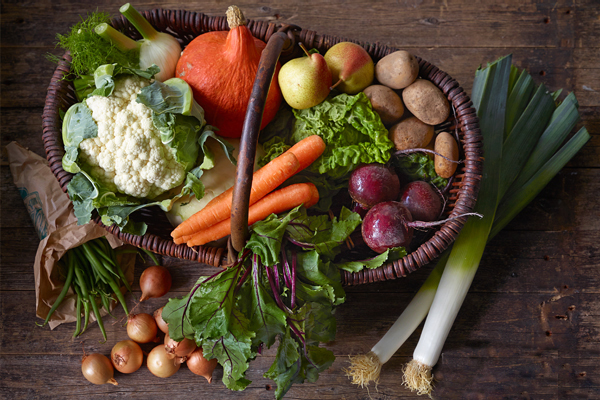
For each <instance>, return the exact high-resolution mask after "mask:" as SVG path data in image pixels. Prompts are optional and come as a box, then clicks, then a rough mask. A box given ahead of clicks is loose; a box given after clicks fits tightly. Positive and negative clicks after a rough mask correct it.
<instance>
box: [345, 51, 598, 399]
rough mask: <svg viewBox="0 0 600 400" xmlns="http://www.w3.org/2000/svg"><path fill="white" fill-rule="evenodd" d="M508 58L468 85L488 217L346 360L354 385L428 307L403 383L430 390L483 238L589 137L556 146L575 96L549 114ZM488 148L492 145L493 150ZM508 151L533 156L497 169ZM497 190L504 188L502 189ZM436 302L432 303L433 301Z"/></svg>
mask: <svg viewBox="0 0 600 400" xmlns="http://www.w3.org/2000/svg"><path fill="white" fill-rule="evenodd" d="M510 61H511V58H510V56H509V57H506V58H503V59H500V60H498V61H497V62H496V63H494V64H491V65H489V66H488V67H487V68H486V69H485V70H479V71H477V74H476V79H475V82H474V85H473V101H474V104H475V107H476V108H477V110H478V113H479V117H480V122H481V127H482V131H483V132H484V146H485V147H484V150H485V154H486V156H487V157H486V166H485V168H484V180H483V181H482V188H481V191H480V195H479V201H478V204H477V207H476V209H477V210H479V211H480V212H484V213H485V214H484V215H485V216H486V217H485V218H484V219H481V220H469V221H468V222H467V223H466V224H465V228H463V231H462V232H461V233H460V235H459V238H458V239H457V241H456V243H455V245H454V247H453V249H452V252H449V251H446V252H445V253H444V254H443V255H442V257H441V258H440V259H439V261H438V263H437V265H436V267H435V268H434V269H433V271H432V272H431V274H430V276H429V277H428V279H427V280H426V281H425V283H424V284H423V286H422V287H421V288H420V289H419V291H418V292H417V294H416V295H415V297H414V298H413V299H412V301H411V302H410V303H409V305H408V306H407V308H406V309H405V310H404V312H403V313H402V314H401V315H400V317H399V318H398V319H397V321H396V322H395V323H394V324H393V325H392V327H391V328H390V330H389V331H388V332H387V333H386V334H385V336H384V337H383V338H382V339H381V340H380V341H379V342H378V343H377V344H376V345H375V346H373V348H372V349H371V351H370V352H369V353H367V354H366V355H359V356H355V357H351V358H350V362H351V366H350V367H349V368H348V370H346V373H347V374H348V375H349V376H350V377H351V378H352V383H354V384H358V385H361V386H365V385H368V384H369V383H370V382H371V381H374V382H376V383H377V382H378V380H379V374H380V371H381V367H382V365H383V364H384V363H385V362H387V361H388V360H389V359H390V358H391V356H392V355H393V354H394V353H395V352H396V351H397V350H398V349H399V348H400V347H401V346H402V344H404V342H405V341H406V340H407V339H408V337H409V336H410V335H411V334H412V333H413V332H414V330H415V329H416V328H417V327H418V326H419V325H420V323H421V322H422V321H423V319H425V317H426V316H427V314H428V313H429V317H428V318H427V321H428V322H427V323H426V325H425V328H424V330H423V334H422V336H421V339H420V340H419V345H417V349H415V359H414V360H413V361H411V362H410V363H409V364H408V365H407V366H406V368H405V376H404V384H405V385H406V386H407V387H409V388H410V389H412V390H416V391H417V392H418V393H419V394H429V393H431V389H432V386H431V382H432V379H433V375H432V374H431V367H433V365H435V363H436V362H437V360H438V358H439V355H440V353H441V349H442V346H443V344H444V342H445V340H446V337H447V335H448V333H449V331H450V328H451V326H452V323H453V322H454V319H455V318H456V315H457V313H458V309H459V308H460V306H461V305H462V302H463V300H464V298H465V296H466V293H467V291H468V288H469V286H470V284H471V282H472V280H473V277H474V274H475V272H476V270H477V267H478V265H479V261H480V260H481V256H482V254H483V250H484V247H485V243H487V242H489V241H490V240H491V239H492V238H493V237H494V236H495V235H496V234H498V233H499V232H500V231H501V230H502V229H503V228H504V227H505V226H506V225H507V224H508V223H509V222H510V221H511V220H512V219H513V218H514V217H515V216H516V215H517V214H518V213H519V212H520V211H521V210H522V209H523V208H525V206H527V204H529V203H530V202H531V201H532V200H533V199H534V198H535V196H537V195H538V194H539V192H540V191H541V190H542V189H543V188H544V187H545V186H546V185H547V184H548V183H549V182H550V180H551V179H552V178H553V177H554V176H555V175H556V174H557V173H558V172H559V171H560V170H561V169H562V168H563V167H564V166H565V165H566V163H567V162H568V161H569V160H570V159H571V158H572V157H573V156H574V155H575V154H576V153H577V151H579V149H580V148H581V147H582V146H583V145H584V144H585V143H586V142H587V141H588V140H589V138H590V136H589V133H588V132H587V130H586V129H585V128H582V129H580V130H579V131H578V132H577V133H576V134H575V135H574V136H573V138H572V139H571V140H569V141H568V142H567V143H566V144H565V145H564V146H563V147H561V148H560V149H559V147H560V145H561V144H562V142H563V141H564V139H565V138H566V136H567V135H568V133H569V132H570V131H571V130H572V129H573V127H574V126H575V124H576V122H577V121H578V119H579V113H578V110H577V107H578V105H577V100H576V99H575V96H574V95H573V94H569V95H568V96H567V97H566V98H565V100H564V101H563V102H562V104H561V105H560V106H559V107H558V108H556V110H554V111H553V112H552V110H549V109H548V107H547V104H548V103H547V100H548V96H547V93H546V91H545V89H544V90H543V91H541V90H540V89H539V88H538V90H537V91H535V93H536V94H537V97H536V96H535V95H534V96H533V97H532V94H533V93H534V89H535V88H534V86H533V85H532V82H533V81H532V79H531V77H530V75H529V74H527V73H526V72H525V71H522V72H521V73H520V74H519V72H518V70H517V69H516V68H515V67H514V66H510ZM509 66H510V70H509ZM517 76H518V78H517ZM541 87H543V86H541ZM551 96H553V95H551ZM551 98H553V97H551ZM506 99H507V100H506ZM534 110H535V111H536V114H538V117H536V118H540V116H539V114H540V110H542V111H541V114H543V121H542V125H543V126H541V127H537V128H536V129H535V131H536V132H537V133H535V136H536V137H538V138H539V140H537V144H536V143H535V142H534V141H529V144H528V145H525V144H522V145H521V147H520V148H519V147H517V146H514V145H510V144H509V145H506V143H507V140H508V138H509V137H510V136H512V135H513V134H515V135H523V134H528V133H529V132H530V131H529V127H528V126H530V124H528V123H527V121H525V120H524V119H522V118H523V116H525V118H531V114H532V112H533V111H534ZM504 117H505V118H504ZM500 118H502V119H500ZM499 120H500V121H505V126H504V127H503V126H502V125H501V124H495V123H494V121H499ZM546 125H547V127H546V129H544V127H545V126H546ZM519 126H521V128H519ZM523 127H528V128H523ZM492 135H493V136H492ZM540 135H541V136H540ZM513 138H514V139H513V142H516V141H518V140H517V139H518V137H517V136H513ZM503 144H504V146H503ZM490 146H495V147H494V148H492V149H490V148H489V147H490ZM517 148H519V150H517ZM531 149H533V150H531ZM557 150H558V151H557ZM503 151H504V152H505V153H504V154H503ZM506 151H523V152H525V153H526V154H528V155H529V154H530V155H529V157H528V158H527V157H521V158H522V160H521V161H520V164H519V165H520V166H522V168H521V167H518V168H520V171H519V170H518V169H517V168H511V170H510V171H508V172H507V171H506V168H505V169H499V166H500V165H501V164H502V163H503V159H504V157H503V156H507V157H508V158H511V159H513V160H514V159H515V157H514V156H512V157H511V156H510V154H509V155H507V154H506ZM523 165H524V166H523ZM500 168H502V167H500ZM515 177H516V179H515ZM492 178H493V179H492ZM499 180H504V182H506V181H508V180H510V181H511V182H512V183H509V184H507V183H504V184H503V185H502V184H501V183H500V182H499ZM502 188H504V189H502ZM500 190H502V191H503V192H504V193H506V194H504V195H503V196H501V195H499V194H498V192H499V191H500ZM500 199H501V200H500ZM483 202H485V204H484V203H483ZM475 246H477V247H475ZM450 263H451V264H450ZM446 269H448V272H444V273H443V276H444V279H443V281H442V284H440V281H441V280H442V272H443V271H445V270H446ZM441 285H443V286H441ZM438 286H440V289H439V290H438ZM434 300H435V306H434V307H435V308H434V307H432V304H433V303H434ZM430 308H431V310H430Z"/></svg>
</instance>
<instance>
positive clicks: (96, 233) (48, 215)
mask: <svg viewBox="0 0 600 400" xmlns="http://www.w3.org/2000/svg"><path fill="white" fill-rule="evenodd" d="M6 149H7V151H8V159H9V164H10V170H11V173H12V175H13V180H14V182H15V185H16V186H17V188H18V190H19V194H20V195H21V198H23V202H24V203H25V206H26V207H27V211H28V212H29V215H30V217H31V220H32V221H33V224H34V226H35V228H36V230H37V233H38V236H39V237H40V239H41V242H40V244H39V246H38V249H37V252H36V255H35V263H34V266H33V271H34V277H35V294H36V305H35V307H36V315H37V316H38V317H40V318H42V319H45V318H46V316H47V315H48V312H49V311H50V308H51V307H52V305H53V304H54V301H55V300H56V298H57V297H58V295H59V294H60V291H61V290H62V287H63V281H64V277H61V276H60V275H61V274H60V271H58V268H55V265H56V262H57V261H58V260H60V258H61V257H62V256H63V255H64V254H65V252H66V251H67V250H69V249H71V248H73V247H77V246H79V245H80V244H82V243H85V242H87V241H89V240H93V239H96V238H99V237H102V236H106V239H107V240H108V242H109V243H110V245H111V246H112V247H113V248H116V247H119V246H122V245H123V242H121V241H120V240H119V239H117V238H116V237H114V236H113V235H111V234H110V233H108V232H107V231H106V230H104V229H103V228H101V227H99V226H98V225H96V224H95V223H93V222H91V223H89V224H86V225H77V218H76V217H75V215H74V214H73V206H72V205H71V202H70V201H69V197H68V196H67V195H66V194H65V193H64V192H63V191H62V189H61V188H60V185H59V183H58V181H57V180H56V178H55V177H54V174H53V173H52V171H51V170H50V167H49V166H48V163H47V161H46V159H45V158H42V157H40V156H38V155H37V154H35V153H33V152H31V151H29V150H27V149H25V148H24V147H22V146H21V145H19V144H18V143H16V142H11V143H10V144H8V145H7V146H6ZM118 261H119V264H120V266H121V268H122V269H123V272H124V273H125V276H126V277H127V280H128V281H129V283H132V282H133V270H134V266H135V254H122V255H120V256H119V258H118ZM75 314H76V297H75V294H74V293H73V291H72V289H70V290H69V293H68V294H67V297H66V298H65V299H64V300H63V301H62V303H61V305H60V306H59V307H58V309H57V310H56V311H55V312H54V315H53V316H52V317H51V319H50V322H49V323H48V325H50V329H54V328H55V327H57V326H58V325H60V324H61V323H63V322H75V321H76V315H75ZM91 319H92V320H93V315H92V317H91Z"/></svg>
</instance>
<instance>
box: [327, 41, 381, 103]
mask: <svg viewBox="0 0 600 400" xmlns="http://www.w3.org/2000/svg"><path fill="white" fill-rule="evenodd" d="M325 61H327V65H328V66H329V70H330V71H331V77H332V79H333V82H334V85H333V87H334V88H337V89H338V90H340V91H341V92H344V93H347V94H356V93H358V92H361V91H362V90H363V89H365V88H366V87H367V86H369V85H370V84H371V82H373V78H374V76H375V65H374V63H373V59H372V58H371V56H370V55H369V53H367V51H366V50H365V49H363V48H362V47H361V46H359V45H357V44H356V43H352V42H341V43H338V44H336V45H334V46H333V47H332V48H330V49H329V50H327V52H326V53H325ZM332 89H333V88H332Z"/></svg>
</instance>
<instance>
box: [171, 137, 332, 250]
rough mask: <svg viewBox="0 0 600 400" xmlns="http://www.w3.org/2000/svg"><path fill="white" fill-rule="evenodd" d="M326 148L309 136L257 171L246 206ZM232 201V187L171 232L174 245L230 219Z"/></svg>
mask: <svg viewBox="0 0 600 400" xmlns="http://www.w3.org/2000/svg"><path fill="white" fill-rule="evenodd" d="M325 146H326V145H325V142H324V141H323V139H322V138H321V137H320V136H318V135H312V136H309V137H307V138H304V139H302V140H301V141H299V142H298V143H296V144H295V145H294V146H292V147H291V148H290V149H289V150H287V151H286V152H285V153H283V154H282V155H280V156H279V157H277V158H275V159H273V160H271V162H269V163H268V164H267V165H265V166H264V167H262V168H261V169H259V170H258V171H256V172H255V173H254V175H253V178H252V188H251V192H250V204H249V205H252V204H254V203H256V202H257V201H258V200H260V199H261V198H263V197H264V196H266V195H267V194H268V193H270V192H271V191H273V190H274V189H275V188H276V187H278V186H279V185H281V184H282V183H283V182H284V181H285V180H286V179H288V178H289V177H291V176H292V175H294V174H296V173H297V172H299V171H301V170H302V169H304V168H306V167H307V166H309V165H310V164H311V163H313V162H314V161H315V160H316V159H317V158H319V156H320V155H321V154H323V151H325ZM292 156H294V157H295V159H296V162H297V167H296V170H295V171H294V170H293V167H292V165H291V164H292V161H291V158H292ZM232 197H233V187H232V188H230V189H228V190H226V191H225V192H223V193H221V194H220V195H219V196H217V197H215V198H214V199H212V200H211V201H210V202H209V203H208V204H207V205H206V206H205V207H204V208H203V209H202V210H200V211H199V212H197V213H196V214H194V215H193V216H192V217H190V218H189V219H187V220H186V221H184V222H183V223H182V224H181V225H179V226H178V227H177V228H176V229H175V230H173V232H171V236H172V237H173V239H174V241H175V243H177V244H179V243H183V241H181V240H180V239H179V240H178V238H179V237H181V236H184V235H186V236H189V235H193V234H194V233H195V232H197V231H199V230H202V229H205V228H208V227H209V226H212V225H215V224H217V223H219V222H221V221H223V220H225V219H227V218H229V217H230V214H231V199H232Z"/></svg>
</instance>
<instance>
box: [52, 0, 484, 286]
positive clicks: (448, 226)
mask: <svg viewBox="0 0 600 400" xmlns="http://www.w3.org/2000/svg"><path fill="white" fill-rule="evenodd" d="M142 14H143V15H144V16H145V17H146V18H147V19H148V21H149V22H150V23H151V24H152V25H153V26H154V27H155V28H156V29H157V30H159V31H168V32H169V33H171V34H173V35H175V36H176V37H178V38H179V39H180V40H181V41H183V42H186V41H189V40H191V39H192V38H193V37H195V36H197V35H199V34H201V33H204V32H208V31H214V30H220V31H225V30H228V27H227V20H226V18H225V17H224V16H207V15H205V14H202V13H196V12H191V11H182V10H167V9H162V8H156V9H152V10H148V11H145V12H142ZM112 25H113V26H114V27H115V28H116V29H119V30H121V31H123V32H124V33H125V34H127V35H128V36H131V37H134V38H136V37H139V35H138V34H137V32H136V31H135V30H134V29H133V27H132V26H131V25H130V24H129V22H128V21H127V20H126V19H125V18H124V17H122V16H121V17H117V18H115V19H113V20H112ZM281 27H288V29H289V28H291V29H289V30H288V36H289V38H290V39H291V43H292V46H290V47H291V49H288V50H291V51H293V47H294V44H295V42H302V43H304V44H305V45H306V46H307V47H308V48H317V49H318V50H319V51H326V49H328V48H330V47H331V46H333V45H334V44H336V43H338V42H342V41H351V42H354V43H357V44H359V45H361V46H362V47H363V48H365V50H367V52H368V53H369V54H370V55H371V57H373V59H374V60H375V61H377V60H379V59H380V58H382V57H383V56H385V55H387V54H390V53H392V52H394V51H397V50H400V49H399V48H396V47H389V46H384V45H381V44H379V43H368V42H362V41H358V40H352V39H346V38H340V37H336V36H331V35H319V34H317V33H316V32H315V31H311V30H306V29H302V28H300V27H298V26H295V25H293V26H292V25H286V24H283V23H272V22H263V21H256V20H248V28H249V29H250V30H251V31H252V33H253V35H254V36H255V37H257V38H259V39H261V40H263V41H265V42H267V41H268V39H269V38H270V36H271V35H273V34H274V33H275V32H277V31H278V29H280V28H281ZM295 47H297V46H295ZM291 51H289V52H288V55H290V53H291ZM282 57H284V55H283V54H282ZM416 58H417V60H418V62H419V69H420V71H419V76H420V77H421V78H424V79H427V80H430V81H431V82H433V83H434V84H435V85H436V86H437V87H438V88H440V89H441V90H442V91H443V93H444V94H445V95H446V97H447V98H448V100H449V102H450V104H451V105H452V109H453V111H454V115H453V116H451V119H452V120H454V121H455V123H456V129H457V131H458V134H459V136H460V141H459V146H460V147H461V149H462V153H463V154H464V161H463V164H462V168H459V169H457V172H456V174H455V180H454V182H453V183H452V188H451V190H450V193H452V198H453V199H454V200H453V201H454V203H452V204H450V206H449V208H450V209H451V210H452V211H451V213H450V216H451V217H453V216H458V215H460V214H463V213H467V212H470V211H472V210H473V207H474V205H475V201H476V198H477V194H478V191H479V182H480V179H481V171H482V163H483V158H482V136H481V132H480V129H479V121H478V118H477V115H476V110H475V109H474V108H473V105H472V102H471V100H470V98H469V96H468V95H467V94H466V93H465V91H464V90H463V89H462V87H460V85H459V84H458V82H457V81H456V80H455V79H453V78H452V77H450V76H449V75H448V74H447V73H445V72H444V71H441V70H440V69H439V68H438V67H436V66H435V65H433V64H430V63H429V62H427V61H425V60H423V59H421V58H420V57H416ZM69 61H70V57H69V54H68V52H67V53H65V55H64V56H63V60H62V61H61V62H60V63H59V65H58V66H57V68H56V70H55V72H54V75H53V76H52V79H51V82H50V85H49V87H48V94H47V96H46V104H45V107H44V112H43V115H42V127H43V135H42V138H43V141H44V148H45V150H46V157H47V159H48V162H49V164H50V168H51V170H52V172H53V173H54V175H55V177H56V179H57V180H58V182H59V184H60V185H61V188H62V190H63V191H64V192H65V193H66V192H67V185H68V183H69V181H70V180H71V177H72V176H73V175H72V174H70V173H67V172H65V171H64V170H63V169H62V155H63V154H64V149H63V146H62V129H61V121H60V117H59V112H58V110H59V109H61V107H65V106H69V105H70V104H73V103H74V102H76V98H75V94H74V92H73V89H72V87H69V84H68V83H67V81H65V80H64V79H62V78H63V76H64V75H65V74H67V73H68V72H69V71H70V65H69ZM465 220H466V217H463V218H459V219H457V220H453V221H450V222H446V223H445V224H444V225H442V227H441V228H440V229H438V230H437V231H436V232H435V234H434V235H433V236H432V237H431V238H429V239H428V240H427V241H426V242H425V243H423V244H421V246H419V247H418V248H417V249H416V250H414V251H413V252H411V253H409V254H408V255H407V256H405V257H403V258H402V259H400V260H397V261H394V262H391V263H388V264H386V265H383V266H381V267H379V268H376V269H363V270H362V271H360V272H356V273H352V272H348V271H340V272H341V275H342V283H343V284H345V285H357V284H363V283H372V282H377V281H385V280H391V279H396V278H399V277H404V276H406V275H408V274H409V273H411V272H414V271H416V270H417V269H418V268H420V267H422V266H424V265H427V264H428V263H429V262H430V261H432V260H434V259H435V258H437V257H438V256H439V255H440V254H441V253H442V252H443V251H444V250H445V249H446V248H447V247H448V246H449V245H450V244H451V243H452V242H453V241H454V240H455V239H456V237H457V236H458V233H459V232H460V230H461V229H462V226H463V225H464V222H465ZM94 222H95V223H97V224H98V225H100V226H102V227H104V228H105V229H106V230H107V231H108V232H110V233H112V234H114V235H115V236H117V237H118V238H119V239H121V240H122V241H124V242H125V243H129V244H132V245H134V246H136V247H140V248H144V249H147V250H150V251H153V252H155V253H158V254H161V255H165V256H170V257H175V258H181V259H187V260H193V261H198V262H201V263H205V264H209V265H213V266H223V265H225V264H226V263H227V258H226V256H227V250H226V249H225V248H224V247H210V246H196V247H193V248H190V247H188V246H187V245H185V244H182V245H176V244H174V243H173V242H172V240H168V239H163V238H161V237H159V236H156V235H153V234H148V233H147V234H145V235H143V236H135V235H130V234H124V233H122V232H120V230H119V229H118V228H117V227H116V226H110V227H107V226H105V225H103V224H102V223H101V221H100V220H99V218H96V219H95V220H94Z"/></svg>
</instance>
